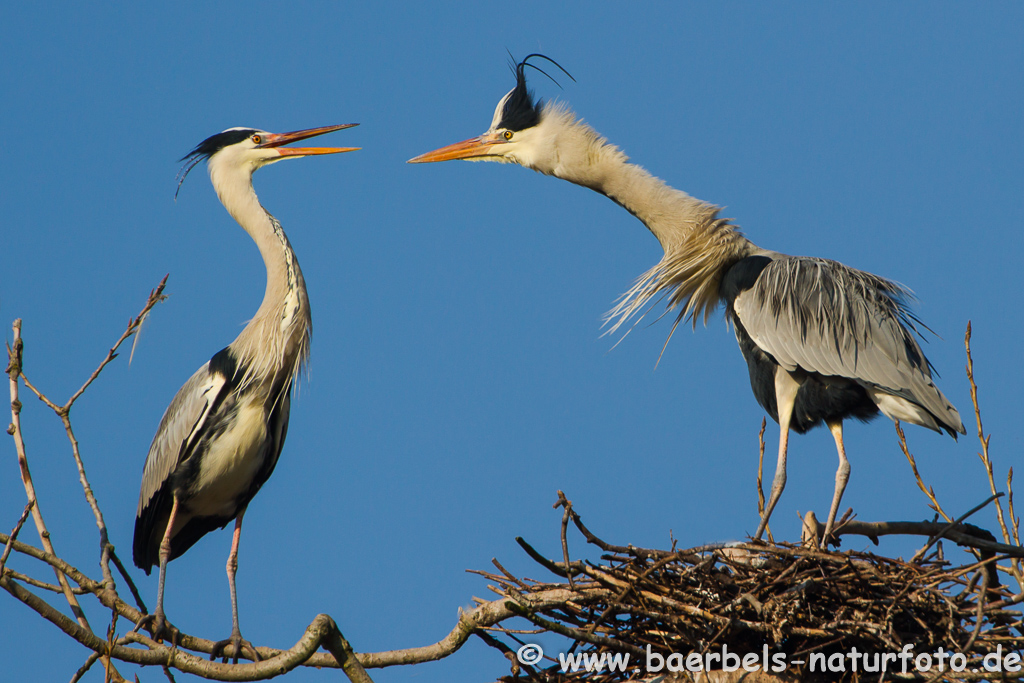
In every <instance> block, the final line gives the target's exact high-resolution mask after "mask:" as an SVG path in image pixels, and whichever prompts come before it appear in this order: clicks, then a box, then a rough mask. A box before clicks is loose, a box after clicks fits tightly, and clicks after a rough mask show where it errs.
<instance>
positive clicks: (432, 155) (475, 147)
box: [407, 133, 505, 164]
mask: <svg viewBox="0 0 1024 683" xmlns="http://www.w3.org/2000/svg"><path fill="white" fill-rule="evenodd" d="M504 142H505V140H504V139H502V137H501V136H500V135H498V134H496V133H491V134H486V133H485V134H483V135H479V136H477V137H475V138H470V139H469V140H463V141H462V142H456V143H455V144H453V145H448V146H447V147H442V148H441V149H435V150H434V151H433V152H427V153H426V154H421V155H419V156H418V157H413V158H412V159H409V161H408V162H407V163H410V164H427V163H430V162H432V161H450V160H451V159H475V158H479V157H487V156H498V155H496V154H491V149H493V148H494V147H496V146H498V145H500V144H503V143H504Z"/></svg>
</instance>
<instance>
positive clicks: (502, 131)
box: [409, 54, 576, 167]
mask: <svg viewBox="0 0 1024 683" xmlns="http://www.w3.org/2000/svg"><path fill="white" fill-rule="evenodd" d="M532 57H538V58H540V59H546V60H547V61H549V62H551V63H552V64H554V65H555V66H557V67H558V68H559V69H561V70H562V72H563V73H565V75H566V76H569V78H571V79H572V80H573V81H575V80H576V79H574V78H572V75H571V74H570V73H569V72H568V71H566V70H565V69H562V67H561V66H560V65H559V64H558V63H557V62H555V61H554V60H553V59H551V58H549V57H545V56H544V55H541V54H531V55H527V56H526V58H525V59H523V61H521V62H519V63H516V62H514V61H513V63H512V65H511V66H512V71H513V73H515V77H516V84H515V87H513V88H512V89H511V90H509V91H508V93H507V94H506V95H505V96H504V97H502V98H501V100H500V101H499V102H498V106H497V107H495V109H494V117H493V118H492V119H491V126H490V128H488V129H487V131H486V132H485V133H483V134H482V135H478V136H477V137H475V138H470V139H469V140H463V141H462V142H456V143H455V144H451V145H447V146H445V147H441V148H440V149H435V150H434V151H432V152H427V153H426V154H421V155H419V156H418V157H415V158H412V159H409V163H410V164H423V163H428V162H433V161H449V160H451V159H466V160H468V161H502V162H507V163H516V164H520V165H523V166H528V167H535V165H536V164H535V161H536V160H537V159H538V158H540V157H541V156H542V155H543V153H544V152H545V150H546V145H545V136H544V134H543V132H542V130H541V129H542V125H541V124H542V122H543V120H544V112H545V108H544V105H543V102H542V101H541V100H539V99H536V98H535V97H534V95H533V93H532V92H530V91H529V89H528V88H527V87H526V67H528V66H529V67H531V68H533V69H536V70H537V71H540V72H541V73H543V74H544V75H545V76H548V78H551V76H550V75H548V74H547V73H546V72H545V71H543V70H542V69H541V68H540V67H538V66H536V65H535V64H531V63H530V62H529V60H530V59H531V58H532ZM551 80H554V79H553V78H552V79H551ZM555 82H556V84H557V81H555Z"/></svg>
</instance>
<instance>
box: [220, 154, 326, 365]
mask: <svg viewBox="0 0 1024 683" xmlns="http://www.w3.org/2000/svg"><path fill="white" fill-rule="evenodd" d="M210 178H211V180H212V181H213V185H214V188H215V189H216V190H217V196H218V197H219V198H220V200H221V203H223V204H224V207H225V208H226V209H227V210H228V213H230V214H231V216H232V217H233V218H234V219H235V220H236V221H238V224H239V225H241V226H242V228H244V229H245V231H246V232H247V233H249V236H250V237H252V239H253V241H254V242H256V247H257V248H258V249H259V251H260V255H261V256H262V257H263V263H264V265H265V266H266V269H267V288H266V291H265V293H264V295H263V302H262V303H261V304H260V307H259V309H258V310H257V311H256V314H255V315H254V316H253V318H252V320H250V321H249V324H248V325H246V326H245V329H243V330H242V332H241V334H239V335H238V338H236V339H235V341H233V342H232V343H231V349H232V351H234V353H235V354H236V356H237V357H238V360H239V363H240V365H241V366H242V367H244V368H245V369H246V375H247V378H249V379H251V378H256V377H260V378H266V379H269V380H271V381H272V382H275V383H276V381H277V379H278V378H279V377H280V373H281V372H284V373H286V376H287V378H288V379H291V378H292V376H293V375H294V374H295V373H296V372H297V371H298V370H299V369H300V368H301V367H302V366H303V365H304V364H305V362H306V360H307V359H308V357H309V341H310V335H311V332H312V318H311V316H310V309H309V298H308V296H307V294H306V282H305V280H304V279H303V277H302V270H301V269H300V268H299V261H298V259H297V258H296V256H295V252H294V250H293V249H292V246H291V244H290V243H289V241H288V237H287V236H286V235H285V233H284V230H283V229H282V228H281V224H280V223H279V222H278V221H277V219H275V218H274V217H273V216H271V215H270V213H269V212H268V211H267V210H266V209H264V208H263V206H262V205H261V204H260V202H259V199H258V198H257V197H256V192H255V191H254V190H253V187H252V178H251V174H249V173H242V172H233V173H232V172H220V169H219V168H218V167H216V166H211V167H210Z"/></svg>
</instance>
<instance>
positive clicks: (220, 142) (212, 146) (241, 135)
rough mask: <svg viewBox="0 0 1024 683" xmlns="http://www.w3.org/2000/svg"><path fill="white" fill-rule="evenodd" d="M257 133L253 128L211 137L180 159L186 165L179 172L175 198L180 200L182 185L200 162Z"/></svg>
mask: <svg viewBox="0 0 1024 683" xmlns="http://www.w3.org/2000/svg"><path fill="white" fill-rule="evenodd" d="M255 132H256V131H255V130H254V129H252V128H232V129H230V130H226V131H224V132H222V133H217V134H216V135H211V136H210V137H208V138H206V139H205V140H203V141H202V142H200V143H199V144H198V145H196V146H195V149H193V150H192V151H191V152H189V153H188V154H186V155H185V156H183V157H182V158H181V159H179V161H184V162H185V165H184V166H182V167H181V170H180V171H178V189H177V190H175V191H174V198H175V199H177V198H178V192H180V191H181V184H182V183H183V182H185V176H187V175H188V174H189V171H191V170H192V169H193V168H195V167H196V165H197V164H199V162H201V161H205V160H206V159H209V158H210V157H212V156H213V155H214V154H216V153H217V152H219V151H220V150H222V149H224V148H225V147H227V146H229V145H234V144H237V143H239V142H241V141H242V140H245V139H246V138H247V137H249V136H250V135H252V134H253V133H255Z"/></svg>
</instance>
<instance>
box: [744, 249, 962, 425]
mask: <svg viewBox="0 0 1024 683" xmlns="http://www.w3.org/2000/svg"><path fill="white" fill-rule="evenodd" d="M908 295H909V292H908V291H907V290H906V289H904V288H903V287H902V286H900V285H898V284H896V283H894V282H891V281H889V280H886V279H884V278H880V277H878V276H877V275H872V274H871V273H866V272H864V271H859V270H855V269H853V268H849V267H848V266H844V265H843V264H841V263H837V262H835V261H828V260H825V259H814V258H806V257H782V258H777V259H775V260H773V261H772V262H771V263H769V264H768V265H767V266H766V267H765V268H764V270H763V271H761V274H760V275H759V276H758V278H757V280H756V281H755V283H754V285H753V287H752V288H751V289H749V290H745V291H743V292H740V294H739V295H738V296H737V297H736V300H735V302H734V304H733V305H734V309H735V311H736V315H737V317H738V318H739V321H740V323H741V324H742V325H743V327H744V329H746V331H747V333H748V334H749V335H750V337H751V339H753V341H754V343H755V344H757V345H758V346H759V347H760V348H761V349H762V350H764V351H765V352H766V353H769V354H771V356H772V357H773V358H774V359H775V360H776V362H778V363H779V365H781V366H782V367H783V368H785V369H787V370H791V371H792V370H795V369H796V368H802V369H803V370H806V371H809V372H816V373H819V374H822V375H831V376H839V377H845V378H848V379H853V380H856V381H858V382H860V383H861V384H863V385H865V387H866V388H868V389H869V391H875V390H880V391H881V392H882V393H883V394H888V395H891V396H894V397H898V398H899V399H903V400H906V401H910V402H911V403H913V404H916V405H918V406H920V407H922V408H924V409H925V410H927V411H928V412H929V413H931V415H932V416H934V417H935V418H936V419H937V420H938V421H939V422H940V423H942V426H945V427H947V428H950V429H953V430H955V431H959V432H961V433H963V432H964V428H963V424H962V422H961V421H960V415H959V413H957V410H956V408H954V407H953V405H952V404H951V403H950V402H949V400H948V399H946V397H945V396H944V395H943V394H942V392H941V391H940V390H939V389H938V387H936V386H935V383H934V382H933V381H932V376H931V370H930V366H929V363H928V359H927V358H925V356H924V353H923V352H922V351H921V347H920V346H919V345H918V343H917V340H916V339H914V336H913V333H912V332H911V330H910V329H908V326H909V327H913V318H912V317H911V314H910V312H909V310H908V309H907V307H906V305H905V304H904V303H903V299H904V298H905V297H906V296H908ZM876 402H877V401H876ZM879 407H880V408H882V409H883V411H884V412H886V413H887V414H889V412H888V411H886V410H885V409H886V406H885V405H883V404H882V403H879ZM926 426H932V425H926ZM933 428H937V427H933Z"/></svg>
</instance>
